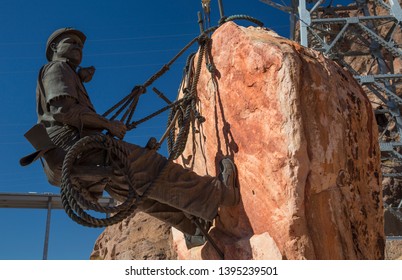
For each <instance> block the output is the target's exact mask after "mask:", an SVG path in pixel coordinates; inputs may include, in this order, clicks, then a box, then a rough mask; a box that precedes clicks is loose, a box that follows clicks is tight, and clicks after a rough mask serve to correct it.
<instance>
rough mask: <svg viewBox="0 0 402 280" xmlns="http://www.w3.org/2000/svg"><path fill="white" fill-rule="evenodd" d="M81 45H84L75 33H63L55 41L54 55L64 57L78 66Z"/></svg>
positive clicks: (80, 58)
mask: <svg viewBox="0 0 402 280" xmlns="http://www.w3.org/2000/svg"><path fill="white" fill-rule="evenodd" d="M83 47H84V45H83V43H82V41H81V39H80V38H79V37H78V36H77V35H75V34H63V35H61V36H60V38H58V40H57V42H55V46H54V50H55V53H54V55H55V56H56V57H58V58H66V59H68V61H69V62H70V63H72V64H73V65H74V66H78V65H80V63H81V61H82V48H83Z"/></svg>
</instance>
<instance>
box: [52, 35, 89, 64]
mask: <svg viewBox="0 0 402 280" xmlns="http://www.w3.org/2000/svg"><path fill="white" fill-rule="evenodd" d="M67 33H72V34H75V35H77V36H78V37H79V38H80V39H81V41H82V43H83V44H84V43H85V40H86V39H87V37H86V36H85V35H84V33H82V32H81V31H79V30H77V29H74V28H71V27H65V28H60V29H57V30H56V31H54V32H53V33H52V34H51V35H50V36H49V38H48V39H47V43H46V58H47V60H48V61H51V60H52V56H53V51H52V49H51V48H50V45H51V44H52V43H53V42H54V41H55V40H56V39H57V37H59V36H60V35H62V34H67Z"/></svg>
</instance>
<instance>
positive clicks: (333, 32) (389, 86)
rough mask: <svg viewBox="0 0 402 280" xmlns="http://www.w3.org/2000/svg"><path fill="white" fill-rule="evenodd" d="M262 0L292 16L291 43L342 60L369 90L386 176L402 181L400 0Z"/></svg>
mask: <svg viewBox="0 0 402 280" xmlns="http://www.w3.org/2000/svg"><path fill="white" fill-rule="evenodd" d="M260 1H261V2H264V3H266V4H268V5H270V6H272V7H274V8H277V9H279V10H282V11H284V12H286V13H289V14H290V37H291V39H293V40H296V41H299V42H300V44H301V45H303V46H305V47H309V48H312V49H315V50H319V51H321V52H323V53H324V55H325V56H327V57H328V58H330V59H333V60H335V61H337V62H338V63H339V64H340V65H342V66H343V67H345V68H346V69H348V70H349V71H350V72H351V73H352V74H353V75H354V77H355V78H356V79H357V80H358V81H359V83H360V84H361V85H362V86H363V88H364V90H365V91H366V92H367V94H368V96H369V98H370V100H371V102H372V105H373V109H374V112H375V114H376V119H377V123H378V125H379V132H380V137H379V143H380V149H381V154H382V162H383V166H382V171H383V176H386V177H387V176H388V177H394V178H395V179H398V180H401V182H402V116H401V109H402V30H401V29H402V9H401V5H400V3H399V2H398V0H370V1H369V0H355V1H353V0H344V1H339V0H332V1H325V0H318V1H317V0H288V1H287V3H285V1H282V0H279V1H277V2H275V1H274V0H260ZM335 2H337V3H335ZM338 2H340V3H338Z"/></svg>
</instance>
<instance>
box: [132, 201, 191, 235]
mask: <svg viewBox="0 0 402 280" xmlns="http://www.w3.org/2000/svg"><path fill="white" fill-rule="evenodd" d="M138 210H140V211H143V212H145V213H147V214H149V215H151V216H153V217H155V218H157V219H159V220H161V221H163V222H165V223H167V224H169V225H171V226H173V227H175V228H176V229H178V230H180V231H181V232H184V233H187V234H190V235H193V234H195V233H196V231H197V226H196V225H195V224H194V223H193V222H192V221H191V219H190V218H189V217H188V215H186V214H184V213H183V211H180V210H178V209H177V208H174V207H171V206H169V205H166V204H162V203H160V202H158V201H156V200H152V199H146V200H144V201H143V202H142V203H140V204H139V205H138Z"/></svg>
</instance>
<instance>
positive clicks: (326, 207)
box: [173, 23, 385, 259]
mask: <svg viewBox="0 0 402 280" xmlns="http://www.w3.org/2000/svg"><path fill="white" fill-rule="evenodd" d="M211 55H212V56H211V62H212V63H213V65H214V67H215V72H213V73H212V74H211V73H210V72H209V71H208V70H207V68H206V67H205V65H203V66H202V71H201V76H200V80H199V83H198V87H197V91H198V98H199V103H198V106H199V111H200V113H201V114H202V115H203V116H204V117H206V122H204V123H203V124H201V125H199V126H198V127H197V131H196V132H195V133H194V134H193V133H191V132H190V138H189V140H188V142H187V146H186V150H185V152H184V153H183V155H182V157H181V158H179V159H178V160H177V162H178V163H180V164H182V165H183V166H185V167H186V168H191V169H193V170H194V171H196V172H197V173H199V174H201V175H203V174H209V175H213V176H214V175H216V174H218V173H219V171H218V170H217V166H218V162H219V161H220V160H221V159H222V158H223V157H225V156H229V157H231V158H232V159H234V162H235V163H236V166H237V169H238V183H239V186H240V189H241V196H242V200H241V204H240V205H239V206H236V207H222V208H221V209H220V211H219V217H218V218H217V219H216V222H215V225H214V227H213V228H212V229H211V230H210V234H211V236H212V238H213V239H214V240H215V242H216V243H217V244H218V247H219V248H220V250H222V251H223V253H224V254H225V259H383V258H384V244H385V238H384V230H383V227H384V225H383V204H382V190H381V179H382V178H381V172H380V152H379V146H378V141H377V137H378V132H377V125H376V122H375V119H374V115H373V112H372V108H371V105H370V102H369V100H368V98H367V97H366V95H365V94H364V92H363V90H362V89H361V87H360V86H359V85H358V83H357V82H356V81H355V80H354V78H353V76H352V75H351V74H350V73H348V72H347V71H345V70H343V69H342V68H341V67H340V66H338V65H337V64H336V63H334V62H333V61H330V60H328V59H325V58H324V57H323V56H322V55H321V54H320V53H318V52H315V51H312V50H309V49H306V48H303V47H301V46H300V45H298V44H297V43H295V42H293V41H290V40H287V39H284V38H281V37H279V36H278V35H276V34H275V33H274V32H271V31H268V30H266V29H263V28H255V27H248V28H245V27H241V26H238V25H236V24H235V23H226V24H224V25H222V26H221V27H220V28H219V29H218V30H217V31H216V32H215V33H214V34H213V36H212V49H211ZM195 61H196V60H195ZM173 236H174V242H175V248H176V251H177V254H178V257H179V258H180V259H217V258H218V255H217V254H216V252H215V251H214V249H213V247H212V246H211V244H209V243H207V244H206V245H204V246H203V247H198V248H193V249H191V250H187V248H186V247H185V245H184V241H183V236H182V234H181V233H180V232H178V231H174V234H173Z"/></svg>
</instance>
